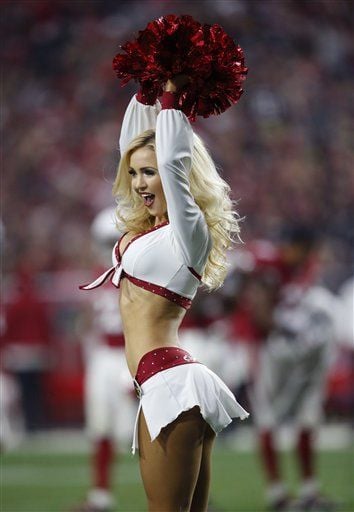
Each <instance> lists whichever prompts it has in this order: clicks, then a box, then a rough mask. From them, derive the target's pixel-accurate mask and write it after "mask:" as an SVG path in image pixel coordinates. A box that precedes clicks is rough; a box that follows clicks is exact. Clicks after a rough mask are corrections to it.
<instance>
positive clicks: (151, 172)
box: [144, 169, 156, 176]
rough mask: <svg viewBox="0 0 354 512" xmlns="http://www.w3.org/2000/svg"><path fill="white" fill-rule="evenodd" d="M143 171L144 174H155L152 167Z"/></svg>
mask: <svg viewBox="0 0 354 512" xmlns="http://www.w3.org/2000/svg"><path fill="white" fill-rule="evenodd" d="M144 173H145V174H146V176H155V174H156V171H155V170H154V169H145V171H144Z"/></svg>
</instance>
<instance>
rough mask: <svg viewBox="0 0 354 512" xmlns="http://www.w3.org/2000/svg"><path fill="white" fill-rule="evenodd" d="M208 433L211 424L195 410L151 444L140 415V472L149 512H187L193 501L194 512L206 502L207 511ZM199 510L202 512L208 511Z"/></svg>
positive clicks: (196, 408) (182, 416)
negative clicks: (201, 476) (201, 480)
mask: <svg viewBox="0 0 354 512" xmlns="http://www.w3.org/2000/svg"><path fill="white" fill-rule="evenodd" d="M206 431H207V423H206V422H205V421H204V419H203V418H202V416H201V414H200V411H199V407H194V408H193V409H191V410H189V411H186V412H183V413H182V414H181V415H180V416H179V417H178V418H177V419H176V420H175V421H174V422H173V423H171V424H170V425H167V427H165V428H164V429H162V431H161V433H160V435H159V436H158V438H157V439H155V441H153V442H151V440H150V435H149V432H148V430H147V426H146V422H145V418H144V415H143V414H142V413H141V414H140V419H139V448H140V449H139V452H140V471H141V476H142V479H143V483H144V488H145V492H146V496H147V499H148V505H149V512H161V511H163V512H187V511H189V510H190V507H191V504H192V500H193V506H194V501H195V503H196V504H195V508H194V510H197V508H196V507H197V503H201V502H203V503H205V507H206V503H207V495H208V488H209V485H208V483H205V485H204V489H203V488H202V484H201V483H199V473H200V470H201V468H203V470H202V472H203V473H205V475H207V474H208V471H207V469H206V468H207V466H208V464H207V462H206V461H207V458H208V457H209V456H210V445H211V443H210V442H208V449H206V451H205V453H203V448H204V439H205V435H206ZM209 435H210V434H209ZM203 456H204V458H203ZM197 484H198V485H197ZM195 491H196V498H195V500H194V497H193V495H194V492H195ZM203 506H204V505H203ZM198 507H199V508H198V512H203V511H204V510H206V508H205V507H204V508H200V506H199V505H198Z"/></svg>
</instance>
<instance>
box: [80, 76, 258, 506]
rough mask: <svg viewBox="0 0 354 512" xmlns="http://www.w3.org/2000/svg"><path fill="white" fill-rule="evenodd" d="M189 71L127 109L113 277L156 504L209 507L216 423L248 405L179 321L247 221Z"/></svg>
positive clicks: (150, 494)
mask: <svg viewBox="0 0 354 512" xmlns="http://www.w3.org/2000/svg"><path fill="white" fill-rule="evenodd" d="M187 80H188V78H187V77H186V76H184V75H180V76H178V77H175V78H174V79H172V80H168V81H167V83H166V86H165V92H164V94H163V95H162V97H161V104H160V102H156V104H154V105H147V104H143V103H141V101H143V100H142V97H141V94H139V93H138V95H137V96H134V97H133V98H132V100H131V102H130V104H129V106H128V108H127V110H126V113H125V117H124V120H123V124H122V131H121V137H120V150H121V155H122V156H121V161H120V165H119V168H118V173H117V177H116V180H115V183H114V186H113V193H114V195H115V196H116V198H117V200H118V207H117V218H118V227H119V229H121V228H122V227H123V228H124V230H125V234H124V235H123V237H122V238H121V239H120V241H119V243H117V244H116V245H115V247H114V250H113V266H112V267H111V268H110V269H108V270H107V271H106V272H105V273H104V274H102V276H100V277H99V278H98V279H96V280H95V281H94V282H93V283H91V284H89V285H85V286H83V287H82V288H83V289H86V290H89V289H92V288H96V287H98V286H100V285H101V284H102V283H103V282H105V281H106V280H107V279H109V278H110V279H111V281H112V283H113V284H114V285H115V286H116V287H119V288H120V294H119V305H120V313H121V318H122V322H123V330H124V336H125V353H126V358H127V363H128V367H129V370H130V373H131V375H132V376H135V377H134V382H135V386H136V390H137V394H138V396H139V398H140V406H139V412H138V416H137V422H136V428H135V432H134V442H133V451H135V448H136V447H139V460H140V470H141V475H142V480H143V484H144V488H145V492H146V496H147V501H148V509H149V511H161V510H163V511H177V510H179V511H189V510H190V511H198V512H202V511H205V510H207V506H208V494H209V484H210V458H211V451H212V446H213V443H214V438H215V434H217V433H218V432H220V431H221V430H222V429H223V428H224V427H226V426H227V425H228V424H229V423H231V421H232V418H236V417H240V418H241V419H244V418H246V417H247V416H248V413H247V412H246V411H245V410H244V409H243V408H242V407H241V405H239V404H238V402H237V401H236V399H235V397H234V395H233V394H232V393H231V391H230V390H229V389H228V387H227V386H226V384H225V383H224V382H223V381H222V380H221V379H220V378H219V377H218V376H217V375H216V374H215V373H213V372H212V371H211V370H209V369H208V368H207V367H206V366H205V365H204V364H203V361H196V360H195V359H194V357H193V355H191V354H189V353H188V352H187V351H185V350H183V349H182V348H181V346H180V341H179V337H178V330H179V326H180V324H181V322H182V319H183V317H184V315H185V313H186V309H188V308H189V307H190V305H191V302H192V299H193V298H194V296H195V294H196V292H197V289H198V287H199V285H200V284H201V283H203V284H204V285H205V286H206V287H208V288H209V289H214V288H218V287H219V286H220V285H221V284H222V282H223V280H224V277H225V274H226V258H225V252H226V249H227V248H228V247H230V246H231V244H232V240H233V239H234V238H236V236H237V235H238V232H239V226H238V221H237V216H236V215H235V212H234V211H233V205H232V202H231V200H230V197H229V192H230V188H229V186H228V185H227V184H226V183H225V182H224V181H223V180H222V178H221V177H220V176H219V174H218V173H217V171H216V169H215V165H214V164H213V161H212V159H211V157H210V156H209V154H208V152H207V150H206V148H205V146H204V144H203V143H202V141H201V140H200V138H199V137H198V136H197V135H196V134H195V133H194V132H193V130H192V128H191V126H190V123H189V121H188V119H187V117H186V116H185V115H184V114H183V112H182V111H180V110H179V109H178V106H177V105H178V93H179V90H180V88H181V87H183V85H184V84H185V83H186V81H187Z"/></svg>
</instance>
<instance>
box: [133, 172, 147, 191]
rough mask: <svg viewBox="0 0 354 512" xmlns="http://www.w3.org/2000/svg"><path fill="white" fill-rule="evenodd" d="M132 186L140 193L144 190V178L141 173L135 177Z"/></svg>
mask: <svg viewBox="0 0 354 512" xmlns="http://www.w3.org/2000/svg"><path fill="white" fill-rule="evenodd" d="M134 185H135V190H136V191H139V190H140V191H142V190H144V189H145V188H146V182H145V177H144V175H143V174H142V173H141V174H138V175H137V176H136V179H135V183H134Z"/></svg>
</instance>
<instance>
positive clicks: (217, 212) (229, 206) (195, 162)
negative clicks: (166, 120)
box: [113, 130, 240, 290]
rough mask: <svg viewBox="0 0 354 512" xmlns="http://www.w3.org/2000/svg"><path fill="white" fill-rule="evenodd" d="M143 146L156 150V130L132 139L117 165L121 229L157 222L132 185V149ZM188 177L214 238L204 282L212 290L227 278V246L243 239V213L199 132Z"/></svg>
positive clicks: (136, 228) (143, 228) (135, 230)
mask: <svg viewBox="0 0 354 512" xmlns="http://www.w3.org/2000/svg"><path fill="white" fill-rule="evenodd" d="M144 146H147V147H150V148H152V149H153V150H154V151H155V131H154V130H147V131H145V132H144V133H142V134H141V135H139V136H138V137H136V138H135V139H133V140H132V141H131V143H130V144H129V146H128V148H127V150H126V152H125V153H124V154H123V155H122V158H121V160H120V163H119V166H118V171H117V176H116V179H115V181H114V184H113V195H114V196H115V198H116V200H117V208H116V215H117V227H118V229H119V230H120V231H123V230H124V231H129V232H132V233H141V232H143V231H146V230H147V229H149V228H151V227H153V226H154V222H155V218H154V217H153V216H151V215H150V214H149V212H148V210H147V208H146V207H145V206H144V202H143V200H142V198H141V197H140V196H139V195H138V194H137V193H135V192H134V190H133V189H132V187H131V178H130V175H129V173H128V170H129V164H130V157H131V155H132V153H134V151H136V150H137V149H139V148H141V147H144ZM189 181H190V191H191V194H192V195H193V197H194V200H195V202H196V204H197V205H198V206H199V208H200V210H201V211H202V212H203V214H204V217H205V220H206V223H207V225H208V227H209V231H210V235H211V239H212V248H211V251H210V253H209V256H208V259H207V263H206V266H205V269H204V272H203V275H202V283H203V284H204V285H205V286H206V287H207V288H208V289H209V290H213V289H216V288H219V287H220V286H221V285H222V283H223V282H224V279H225V276H226V273H227V268H228V263H227V258H226V251H227V249H229V248H230V247H231V245H232V244H233V243H234V242H236V241H240V236H239V234H240V226H239V223H240V217H239V215H238V213H237V212H236V210H235V203H234V201H232V200H231V198H230V192H231V189H230V187H229V185H228V184H227V183H226V182H225V181H224V180H223V179H222V178H221V176H220V175H219V173H218V171H217V169H216V167H215V164H214V162H213V160H212V158H211V156H210V155H209V152H208V150H207V149H206V147H205V144H204V143H203V141H202V139H201V138H200V137H199V136H198V135H197V134H196V133H194V144H193V153H192V168H191V172H190V175H189Z"/></svg>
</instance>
